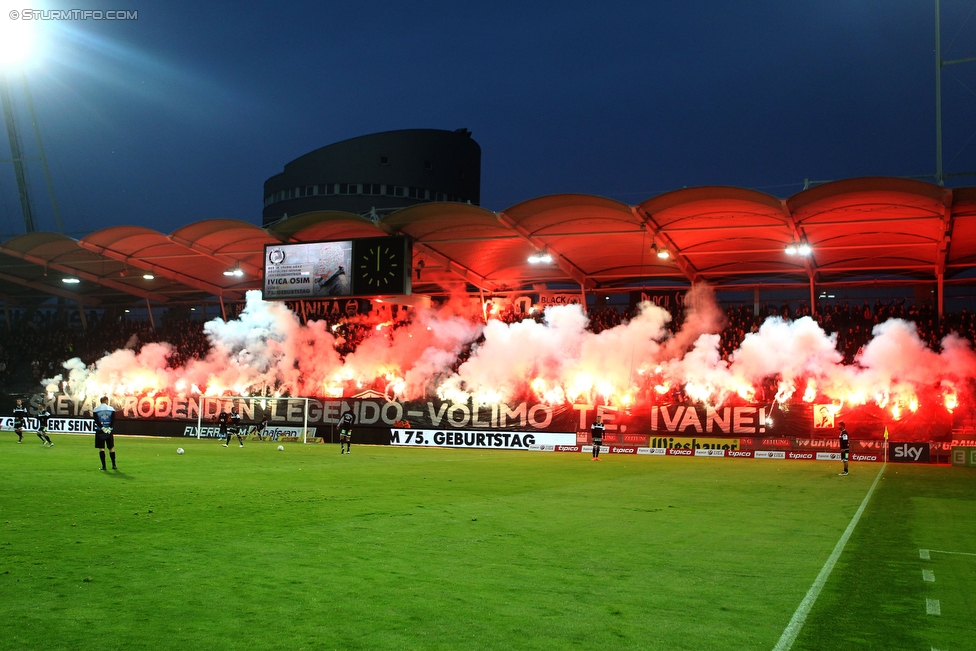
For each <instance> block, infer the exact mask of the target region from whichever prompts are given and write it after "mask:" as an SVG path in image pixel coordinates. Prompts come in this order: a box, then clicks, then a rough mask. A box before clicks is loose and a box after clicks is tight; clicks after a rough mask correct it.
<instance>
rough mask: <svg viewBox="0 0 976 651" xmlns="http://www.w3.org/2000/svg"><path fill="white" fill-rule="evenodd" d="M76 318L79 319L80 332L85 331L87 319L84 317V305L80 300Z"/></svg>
mask: <svg viewBox="0 0 976 651" xmlns="http://www.w3.org/2000/svg"><path fill="white" fill-rule="evenodd" d="M78 316H80V317H81V329H82V330H87V329H88V317H87V316H85V304H84V303H83V302H82V301H81V300H79V301H78Z"/></svg>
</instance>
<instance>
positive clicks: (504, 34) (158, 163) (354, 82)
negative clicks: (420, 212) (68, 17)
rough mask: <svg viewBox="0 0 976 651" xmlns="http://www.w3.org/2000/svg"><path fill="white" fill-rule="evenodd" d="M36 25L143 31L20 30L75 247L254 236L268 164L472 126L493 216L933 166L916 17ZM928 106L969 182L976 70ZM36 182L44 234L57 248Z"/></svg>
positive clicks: (17, 226)
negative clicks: (407, 132) (535, 204)
mask: <svg viewBox="0 0 976 651" xmlns="http://www.w3.org/2000/svg"><path fill="white" fill-rule="evenodd" d="M0 5H3V7H4V9H3V13H2V14H0V20H3V21H7V20H9V18H8V16H7V14H8V8H9V7H8V5H11V2H8V1H7V0H0ZM24 5H26V6H30V3H28V2H18V1H13V2H12V6H14V7H16V8H21V7H22V6H24ZM82 5H83V6H82ZM34 6H35V7H43V8H75V7H81V8H87V9H130V10H137V11H138V19H137V20H135V21H129V22H117V21H116V22H110V21H91V20H89V21H85V22H81V21H75V22H58V23H53V22H42V23H39V24H37V25H36V27H37V28H38V31H39V39H40V41H41V47H39V50H40V52H41V53H42V54H43V56H41V57H39V60H38V61H36V62H35V63H33V64H32V65H31V66H30V67H29V68H28V69H27V71H26V73H25V74H26V75H27V78H28V83H29V87H30V90H31V93H32V95H33V100H34V104H35V107H36V110H37V114H38V119H39V122H40V124H41V128H42V135H43V137H44V141H45V145H46V149H47V154H48V158H49V162H50V165H51V170H52V175H53V180H54V185H55V191H56V194H57V197H58V201H59V202H60V204H61V211H62V214H63V219H64V224H65V231H67V232H69V233H70V234H72V235H73V236H76V237H80V236H82V235H83V234H85V233H87V232H90V231H93V230H97V229H99V228H103V227H106V226H110V225H116V224H135V225H143V226H148V227H152V228H156V229H158V230H161V231H163V232H171V231H173V230H175V229H177V228H179V227H180V226H183V225H186V224H189V223H192V222H195V221H199V220H202V219H208V218H215V217H226V218H235V219H242V220H246V221H251V222H253V223H260V215H261V209H262V187H263V183H264V181H265V179H267V178H268V177H270V176H272V175H274V174H276V173H278V172H280V171H281V170H282V168H283V166H284V164H285V163H287V162H288V161H290V160H292V159H294V158H296V157H297V156H300V155H301V154H304V153H306V152H308V151H311V150H313V149H316V148H318V147H321V146H324V145H327V144H330V143H332V142H336V141H339V140H343V139H346V138H350V137H354V136H358V135H363V134H367V133H374V132H377V131H386V130H390V129H405V128H439V129H450V130H453V129H457V128H460V127H466V128H468V129H470V130H471V131H472V132H473V136H474V138H475V139H476V140H477V141H478V143H479V144H480V145H481V148H482V155H483V158H482V192H481V196H482V205H484V206H485V207H487V208H490V209H493V210H501V209H503V208H506V207H508V206H510V205H513V204H515V203H518V202H520V201H523V200H526V199H531V198H534V197H539V196H543V195H546V194H551V193H560V192H579V193H591V194H596V195H602V196H607V197H612V198H615V199H618V200H621V201H624V202H627V203H631V204H634V203H638V202H640V201H642V200H644V199H646V198H648V197H651V196H654V195H656V194H660V193H662V192H666V191H669V190H674V189H678V188H681V187H686V186H696V185H718V184H722V185H733V186H740V187H747V188H753V189H757V190H761V191H765V192H768V193H770V194H773V195H776V196H779V197H785V196H789V195H791V194H794V193H796V192H798V191H800V190H801V189H802V185H803V181H804V179H811V180H815V181H823V180H832V179H842V178H849V177H855V176H866V175H891V176H909V175H924V174H933V172H934V169H935V144H934V140H935V71H934V67H935V66H934V56H935V55H934V44H935V38H934V8H933V4H932V3H931V2H929V1H927V0H884V1H880V0H877V1H872V2H865V1H858V0H836V1H832V0H827V1H821V2H782V1H772V0H771V1H766V2H750V3H740V2H734V3H733V2H688V1H682V2H656V1H655V2H648V1H647V0H644V1H642V2H611V3H595V2H589V3H580V2H567V1H561V2H552V3H542V2H531V1H529V2H491V3H471V2H456V1H455V2H424V3H419V2H417V3H410V2H402V1H401V2H393V1H389V2H348V1H346V2H308V3H299V2H296V3H290V4H282V5H279V4H278V3H258V2H236V3H220V2H210V3H198V2H192V3H191V2H177V1H168V2H151V3H147V2H138V1H136V0H133V1H132V2H128V0H113V1H112V2H108V3H106V2H101V1H98V0H86V2H84V3H78V2H74V1H71V2H62V3H60V4H59V3H52V4H47V5H37V4H35V5H34ZM974 6H976V5H974V4H973V3H972V0H965V1H963V0H942V43H943V55H944V57H945V58H946V59H954V58H962V57H969V56H976V14H973V13H971V12H972V11H973V9H974ZM10 85H11V91H12V92H13V94H14V97H15V104H16V106H17V107H18V109H19V112H18V121H19V124H20V125H21V137H22V140H24V141H26V145H27V148H28V152H33V151H35V149H34V146H33V137H32V135H31V132H30V130H29V128H28V124H29V123H28V122H27V119H26V111H25V110H24V105H23V102H22V100H21V99H19V98H20V97H21V96H22V88H21V85H20V83H19V81H18V80H17V78H16V77H14V78H12V79H11V84H10ZM943 90H944V96H943V97H944V98H943V108H944V125H945V126H944V133H945V139H944V141H945V155H944V158H945V161H946V171H947V172H948V173H951V172H964V171H973V170H976V138H973V136H974V132H976V63H971V64H963V65H957V66H953V67H951V68H946V69H945V71H944V73H943ZM0 157H2V158H8V157H9V152H8V151H7V147H6V137H5V131H0ZM29 171H30V182H31V189H32V192H33V195H34V196H35V198H36V200H37V204H38V206H37V207H38V210H39V212H40V213H41V217H40V219H39V224H38V229H39V230H54V228H55V227H54V221H53V219H52V217H51V211H50V207H49V202H48V201H47V200H46V195H47V191H46V186H45V184H44V177H43V173H42V171H41V168H40V166H39V165H37V164H34V163H32V164H31V166H30V168H29ZM948 184H949V185H976V177H968V178H962V179H956V180H953V181H951V182H949V183H948ZM16 196H17V195H16V187H15V185H14V179H13V173H12V166H11V165H10V163H0V219H2V223H3V228H2V237H3V239H7V238H9V237H10V236H12V235H15V234H17V233H21V232H23V229H24V226H23V220H22V217H21V214H20V209H19V204H18V203H17V198H16Z"/></svg>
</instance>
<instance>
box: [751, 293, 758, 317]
mask: <svg viewBox="0 0 976 651" xmlns="http://www.w3.org/2000/svg"><path fill="white" fill-rule="evenodd" d="M752 315H753V316H759V288H758V287H756V288H755V289H753V290H752Z"/></svg>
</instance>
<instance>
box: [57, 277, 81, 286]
mask: <svg viewBox="0 0 976 651" xmlns="http://www.w3.org/2000/svg"><path fill="white" fill-rule="evenodd" d="M61 282H63V283H67V284H69V285H77V284H78V283H80V282H81V281H80V280H78V279H77V278H71V277H68V278H62V279H61Z"/></svg>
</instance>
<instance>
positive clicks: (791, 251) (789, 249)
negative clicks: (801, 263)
mask: <svg viewBox="0 0 976 651" xmlns="http://www.w3.org/2000/svg"><path fill="white" fill-rule="evenodd" d="M786 255H796V245H795V244H789V245H787V247H786Z"/></svg>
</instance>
